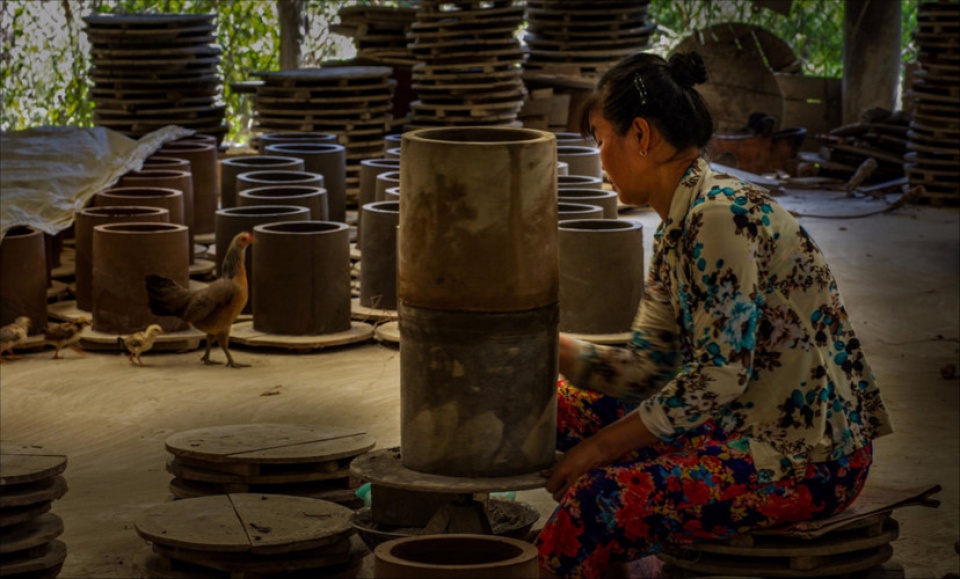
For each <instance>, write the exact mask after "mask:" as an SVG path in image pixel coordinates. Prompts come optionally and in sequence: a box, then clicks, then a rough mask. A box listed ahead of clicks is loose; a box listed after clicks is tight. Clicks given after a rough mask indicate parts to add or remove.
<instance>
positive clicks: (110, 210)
mask: <svg viewBox="0 0 960 579" xmlns="http://www.w3.org/2000/svg"><path fill="white" fill-rule="evenodd" d="M75 217H76V220H75V223H76V274H75V275H76V281H77V290H76V292H77V307H78V308H79V309H81V310H84V311H88V312H89V311H91V310H92V309H93V278H92V276H93V228H94V227H96V226H97V225H103V224H106V223H169V222H170V211H169V210H167V209H164V208H162V207H147V206H133V205H131V206H126V207H123V206H112V207H87V208H86V209H81V210H80V211H78V212H77V213H76V215H75Z"/></svg>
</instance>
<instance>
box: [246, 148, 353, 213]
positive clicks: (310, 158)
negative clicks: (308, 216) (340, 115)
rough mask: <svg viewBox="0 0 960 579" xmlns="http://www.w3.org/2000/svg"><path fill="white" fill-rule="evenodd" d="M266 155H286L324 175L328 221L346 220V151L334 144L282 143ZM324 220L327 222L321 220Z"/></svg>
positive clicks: (270, 149)
mask: <svg viewBox="0 0 960 579" xmlns="http://www.w3.org/2000/svg"><path fill="white" fill-rule="evenodd" d="M264 150H265V152H266V153H267V154H268V155H285V156H288V157H297V158H299V159H302V160H303V163H304V169H303V170H305V171H308V172H310V173H317V174H318V175H323V186H324V188H325V189H326V190H327V203H328V205H329V208H330V221H345V220H346V218H347V149H346V147H344V146H343V145H337V144H335V143H282V144H277V145H268V146H267V147H266V148H265V149H264ZM324 219H326V218H324Z"/></svg>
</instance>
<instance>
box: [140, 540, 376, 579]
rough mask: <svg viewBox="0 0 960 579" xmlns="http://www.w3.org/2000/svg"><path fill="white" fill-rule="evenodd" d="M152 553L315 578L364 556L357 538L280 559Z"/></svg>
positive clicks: (220, 567) (236, 569) (213, 565)
mask: <svg viewBox="0 0 960 579" xmlns="http://www.w3.org/2000/svg"><path fill="white" fill-rule="evenodd" d="M153 551H154V552H155V553H157V554H158V555H161V556H164V557H168V558H170V559H176V560H179V561H186V562H188V563H193V564H195V565H200V566H201V567H207V568H210V569H217V570H220V571H228V572H241V571H242V572H249V573H263V574H271V573H290V572H297V571H306V570H314V571H315V572H316V573H317V576H318V577H322V576H324V573H323V572H324V569H325V568H327V567H334V566H338V565H342V564H344V563H349V562H350V561H353V560H355V559H358V558H362V557H363V556H364V555H366V554H367V553H368V551H367V549H366V547H364V546H363V543H362V542H361V541H360V539H359V538H357V537H346V538H344V539H342V540H340V541H339V542H337V543H334V544H332V545H328V546H326V547H320V548H318V549H311V550H305V551H297V552H295V553H284V554H283V555H282V556H280V557H268V556H263V555H255V554H251V553H242V554H237V553H231V554H229V555H225V554H216V553H210V552H205V551H195V550H191V549H183V548H170V547H166V546H163V545H157V544H154V545H153Z"/></svg>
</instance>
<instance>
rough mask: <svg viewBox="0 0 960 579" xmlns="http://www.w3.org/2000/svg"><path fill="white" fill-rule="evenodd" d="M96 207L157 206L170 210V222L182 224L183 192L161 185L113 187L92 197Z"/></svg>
mask: <svg viewBox="0 0 960 579" xmlns="http://www.w3.org/2000/svg"><path fill="white" fill-rule="evenodd" d="M93 203H94V205H95V206H96V207H124V206H136V207H143V206H146V207H159V208H161V209H166V210H167V211H169V212H170V223H176V224H179V225H184V218H183V192H181V191H178V190H177V189H167V188H163V187H113V188H110V189H104V190H103V191H100V192H99V193H97V194H96V195H95V196H94V198H93Z"/></svg>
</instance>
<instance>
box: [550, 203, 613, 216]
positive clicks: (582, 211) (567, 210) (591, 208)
mask: <svg viewBox="0 0 960 579" xmlns="http://www.w3.org/2000/svg"><path fill="white" fill-rule="evenodd" d="M602 218H603V208H602V207H600V206H599V205H586V204H584V203H562V202H561V203H557V219H558V220H559V221H564V220H567V219H602Z"/></svg>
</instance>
